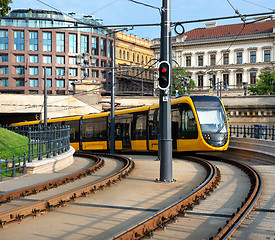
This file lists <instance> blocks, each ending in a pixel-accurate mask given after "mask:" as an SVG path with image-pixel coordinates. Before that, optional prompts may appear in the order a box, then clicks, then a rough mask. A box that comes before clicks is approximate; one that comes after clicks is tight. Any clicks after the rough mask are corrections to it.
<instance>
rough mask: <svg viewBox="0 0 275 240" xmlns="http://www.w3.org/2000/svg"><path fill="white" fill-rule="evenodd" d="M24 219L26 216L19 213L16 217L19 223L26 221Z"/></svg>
mask: <svg viewBox="0 0 275 240" xmlns="http://www.w3.org/2000/svg"><path fill="white" fill-rule="evenodd" d="M24 217H25V215H24V214H19V213H18V214H17V215H16V219H17V220H19V221H21V220H22V219H24Z"/></svg>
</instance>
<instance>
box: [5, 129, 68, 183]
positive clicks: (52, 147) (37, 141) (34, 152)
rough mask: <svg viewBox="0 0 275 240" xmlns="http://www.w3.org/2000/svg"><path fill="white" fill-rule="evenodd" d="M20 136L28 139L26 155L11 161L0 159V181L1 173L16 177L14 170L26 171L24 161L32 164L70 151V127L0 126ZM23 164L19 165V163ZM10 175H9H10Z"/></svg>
mask: <svg viewBox="0 0 275 240" xmlns="http://www.w3.org/2000/svg"><path fill="white" fill-rule="evenodd" d="M0 127H3V128H6V129H8V130H10V131H13V132H16V133H18V134H20V135H23V136H26V137H28V148H29V151H28V153H25V154H24V157H23V158H21V157H19V158H17V159H16V158H15V156H13V159H11V160H8V159H6V160H1V158H0V181H1V180H2V173H4V172H6V173H9V175H11V176H12V177H14V176H16V170H19V169H22V168H23V172H24V171H26V160H27V161H28V162H32V161H33V160H34V159H38V160H42V158H43V157H46V158H50V157H52V156H57V155H58V154H61V153H64V152H66V151H68V150H69V149H70V126H69V125H58V126H49V127H46V128H45V127H44V126H41V125H31V126H16V127H9V126H0ZM22 162H23V164H22V165H21V163H22ZM10 173H11V174H10Z"/></svg>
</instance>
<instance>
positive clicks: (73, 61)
mask: <svg viewBox="0 0 275 240" xmlns="http://www.w3.org/2000/svg"><path fill="white" fill-rule="evenodd" d="M69 64H70V65H76V58H75V57H69Z"/></svg>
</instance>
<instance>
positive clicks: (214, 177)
mask: <svg viewBox="0 0 275 240" xmlns="http://www.w3.org/2000/svg"><path fill="white" fill-rule="evenodd" d="M80 154H82V156H85V157H88V156H90V153H80ZM101 156H104V157H106V156H108V157H113V158H116V159H117V160H118V161H120V162H121V161H122V162H123V167H122V168H120V169H119V171H117V172H115V173H112V174H110V175H109V176H108V177H104V178H101V179H100V180H97V181H93V182H92V183H89V184H85V185H82V186H80V187H77V188H74V189H71V190H68V191H64V192H61V193H58V194H55V195H53V196H51V197H46V198H43V199H42V200H41V199H40V200H36V201H32V202H31V203H28V204H26V205H24V206H20V207H14V208H11V209H9V210H7V211H6V212H2V213H0V223H1V224H2V225H4V224H5V223H8V222H11V221H14V220H21V219H22V218H24V217H25V216H27V215H37V214H38V213H40V212H42V211H44V210H48V209H53V208H55V207H56V206H62V205H64V204H65V203H66V202H67V201H70V200H74V199H75V198H77V197H81V196H86V195H87V194H89V193H92V192H95V191H96V190H98V189H101V188H104V187H105V186H109V185H111V184H112V183H115V182H117V181H118V180H121V179H122V178H124V177H125V176H126V175H128V173H129V172H130V171H131V170H132V169H133V167H134V162H133V161H131V160H130V159H129V158H125V157H121V156H117V155H115V156H112V155H101ZM177 157H178V158H182V159H185V160H188V161H192V162H196V163H199V165H201V166H203V168H204V169H205V170H206V171H205V172H206V175H205V177H204V180H203V181H202V182H201V184H199V185H198V186H196V187H195V189H193V190H192V191H191V192H189V193H188V194H185V195H184V196H181V198H180V199H179V200H177V201H175V202H173V203H171V204H168V205H169V206H165V207H161V208H160V209H158V210H157V211H154V214H152V215H149V216H148V215H147V217H145V218H144V219H143V220H138V222H135V223H134V224H133V225H132V226H130V227H129V225H128V226H127V225H125V228H122V229H124V230H122V231H120V232H119V233H118V234H115V235H112V234H113V233H112V234H110V235H109V236H108V237H109V239H139V238H142V237H144V236H151V235H152V234H153V231H154V230H155V229H158V228H165V225H166V224H167V223H168V222H170V221H174V220H175V219H176V218H177V215H181V216H184V215H185V214H186V212H187V210H189V209H193V207H194V205H196V204H199V203H200V201H201V200H202V199H205V197H206V196H207V195H209V194H210V192H212V191H213V190H214V189H215V188H216V187H217V186H218V185H219V181H220V178H221V176H220V173H219V170H218V169H217V168H216V167H215V166H214V165H213V164H211V163H210V162H209V161H207V160H206V159H209V160H210V159H211V160H215V161H222V162H226V163H228V164H234V165H235V166H237V167H238V168H240V169H241V170H242V171H243V172H245V173H246V174H247V176H248V178H249V179H250V182H251V184H250V185H251V188H250V189H248V194H247V197H245V199H243V203H242V204H241V206H240V207H238V209H237V211H236V212H234V213H232V217H231V220H228V221H227V222H226V223H225V225H224V226H222V227H220V228H219V229H217V232H218V233H217V235H216V236H213V237H211V239H227V238H229V237H230V236H232V234H233V233H234V232H235V231H236V229H237V228H238V226H239V225H240V224H241V222H242V221H243V220H244V218H245V217H246V216H247V215H248V214H249V212H250V211H251V210H252V208H253V206H254V204H255V202H256V201H257V199H258V198H259V195H260V193H261V189H262V180H261V177H260V175H259V174H258V173H257V172H256V171H255V170H254V169H252V168H251V167H248V166H246V165H245V164H242V163H239V162H236V161H230V160H226V159H221V158H218V157H213V156H207V155H198V156H196V157H194V156H192V157H191V156H190V157H187V156H183V157H181V156H180V155H179V156H177ZM97 162H98V163H99V162H103V160H98V161H97ZM101 164H102V163H101ZM91 173H92V170H90V172H87V173H86V175H87V174H91ZM84 175H85V174H84ZM66 179H69V178H68V177H67V178H65V180H66ZM75 179H76V177H75V178H73V180H75ZM65 180H64V179H63V181H61V182H62V183H63V184H65V183H66V181H65ZM47 184H48V185H47V186H52V185H53V186H58V185H59V184H56V185H54V184H53V183H51V185H49V183H47ZM32 187H33V186H32ZM42 189H44V190H45V189H46V188H45V187H43V188H42ZM24 192H26V190H24ZM28 193H36V191H29V192H28ZM139 194H140V193H139ZM21 195H22V194H21ZM19 196H20V195H19ZM6 200H7V199H6ZM8 200H10V199H8ZM110 236H111V237H110ZM104 239H105V238H104Z"/></svg>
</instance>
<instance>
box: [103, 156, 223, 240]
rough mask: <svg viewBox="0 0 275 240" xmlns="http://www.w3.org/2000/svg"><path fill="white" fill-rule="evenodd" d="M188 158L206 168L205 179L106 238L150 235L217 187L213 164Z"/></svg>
mask: <svg viewBox="0 0 275 240" xmlns="http://www.w3.org/2000/svg"><path fill="white" fill-rule="evenodd" d="M186 158H187V157H184V159H186ZM188 160H190V161H195V162H197V163H200V164H201V165H202V166H203V167H204V168H205V169H206V170H207V176H206V178H205V180H204V181H203V182H202V183H201V184H200V185H199V186H198V187H196V188H195V189H194V190H193V191H191V192H190V193H189V194H187V195H186V196H184V197H182V198H181V199H179V200H178V201H176V202H174V203H172V204H171V205H169V206H167V207H166V208H164V209H162V210H160V211H158V212H157V213H155V214H153V215H151V216H149V217H147V218H146V219H144V220H142V221H140V222H138V223H136V224H134V225H132V226H130V227H129V228H127V229H125V230H123V231H121V232H119V233H117V234H115V235H113V236H111V237H110V238H108V240H113V239H121V240H123V239H140V238H142V237H144V236H150V235H152V232H153V231H154V230H155V229H157V228H164V226H165V224H166V223H167V222H169V221H171V220H174V219H175V218H176V217H177V215H179V214H183V215H185V212H186V210H187V209H192V208H193V206H194V204H199V202H200V200H201V199H204V198H205V197H206V195H209V194H210V192H211V191H213V190H214V188H216V187H217V185H218V184H219V181H220V172H219V170H218V169H217V168H216V167H215V166H214V165H213V164H211V163H209V162H207V161H204V160H202V159H199V158H195V157H188Z"/></svg>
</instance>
